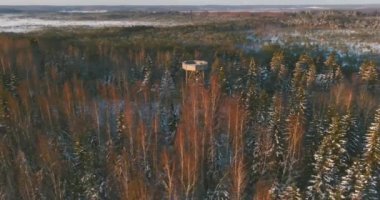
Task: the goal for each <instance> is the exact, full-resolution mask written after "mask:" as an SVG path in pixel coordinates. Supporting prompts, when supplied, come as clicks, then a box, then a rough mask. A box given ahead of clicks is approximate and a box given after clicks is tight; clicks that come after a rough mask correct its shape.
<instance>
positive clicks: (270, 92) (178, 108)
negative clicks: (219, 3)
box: [0, 17, 380, 200]
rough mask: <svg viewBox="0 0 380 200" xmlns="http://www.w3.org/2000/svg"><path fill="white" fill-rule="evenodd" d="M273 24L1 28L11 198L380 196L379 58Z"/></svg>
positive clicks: (0, 144) (5, 184)
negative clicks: (274, 36)
mask: <svg viewBox="0 0 380 200" xmlns="http://www.w3.org/2000/svg"><path fill="white" fill-rule="evenodd" d="M263 19H265V17H264V18H263ZM244 20H245V19H244ZM267 22H268V21H267ZM269 22H270V23H271V24H272V25H279V26H281V24H280V22H278V21H276V20H275V19H272V18H269ZM269 22H268V23H269ZM260 23H261V22H257V21H254V22H248V21H241V22H228V23H220V24H208V25H207V26H204V25H186V26H179V27H166V28H154V27H131V28H106V29H100V30H90V31H89V30H81V31H78V32H70V31H69V32H65V31H63V30H62V31H59V30H49V31H45V32H41V33H28V34H1V36H0V199H207V200H213V199H236V200H238V199H283V200H289V199H316V200H317V199H380V80H379V79H380V75H379V67H378V66H379V64H378V60H376V59H373V60H372V59H366V58H363V57H360V59H355V60H354V61H353V60H352V59H351V60H348V58H346V57H342V56H341V54H339V53H337V52H336V51H326V50H324V49H321V50H318V51H308V50H306V49H304V48H302V47H299V48H296V49H295V48H292V49H290V48H284V47H283V46H279V45H273V44H266V45H264V46H262V47H261V48H260V49H259V50H258V51H249V50H247V49H244V48H241V47H242V46H244V44H246V43H247V39H246V37H245V36H246V35H242V34H241V33H242V32H239V31H237V30H243V33H246V32H247V30H248V29H249V30H251V28H252V26H256V25H257V24H260ZM248 24H249V25H248ZM263 26H265V27H267V25H261V27H263ZM265 27H264V28H265ZM191 59H203V60H207V61H208V62H209V70H208V71H206V77H205V79H203V80H197V81H195V80H194V81H189V82H188V83H186V82H185V76H184V72H183V71H182V69H181V62H182V61H184V60H191Z"/></svg>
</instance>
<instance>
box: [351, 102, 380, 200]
mask: <svg viewBox="0 0 380 200" xmlns="http://www.w3.org/2000/svg"><path fill="white" fill-rule="evenodd" d="M363 165H364V170H363V172H362V173H361V174H360V176H359V180H358V181H357V184H356V185H355V192H354V195H353V196H354V197H355V198H361V199H378V198H379V196H380V180H379V179H380V108H378V109H377V111H376V114H375V118H374V121H373V123H372V124H371V126H370V127H369V129H368V132H367V135H366V145H365V149H364V155H363Z"/></svg>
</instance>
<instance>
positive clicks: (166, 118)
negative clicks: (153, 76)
mask: <svg viewBox="0 0 380 200" xmlns="http://www.w3.org/2000/svg"><path fill="white" fill-rule="evenodd" d="M174 93H175V85H174V82H173V79H172V77H171V74H170V71H169V70H166V71H165V73H164V75H163V76H162V79H161V85H160V94H159V95H160V96H159V98H160V100H159V113H160V128H161V132H162V134H163V137H164V140H165V142H167V143H168V142H171V141H172V140H173V138H174V134H175V130H176V127H177V121H178V119H177V118H178V117H177V114H176V111H175V108H174V102H173V98H174Z"/></svg>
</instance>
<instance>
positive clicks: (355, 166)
mask: <svg viewBox="0 0 380 200" xmlns="http://www.w3.org/2000/svg"><path fill="white" fill-rule="evenodd" d="M362 170H363V166H362V162H360V161H357V160H356V161H354V162H353V163H352V165H351V167H350V168H348V169H347V171H346V175H345V176H343V177H342V181H341V183H340V184H339V186H338V188H337V189H338V190H339V191H338V192H337V193H338V194H339V195H340V198H342V199H355V198H354V192H355V190H357V189H358V188H355V186H356V187H357V185H358V181H359V180H360V176H361V174H362V173H363V172H362Z"/></svg>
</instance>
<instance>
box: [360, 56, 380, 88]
mask: <svg viewBox="0 0 380 200" xmlns="http://www.w3.org/2000/svg"><path fill="white" fill-rule="evenodd" d="M359 73H360V76H361V79H362V80H363V81H364V82H365V83H367V84H368V85H369V86H370V87H372V86H373V85H375V84H376V82H377V80H378V76H379V75H378V72H377V70H376V64H375V63H374V62H373V61H365V62H364V63H363V64H362V65H361V66H360V72H359Z"/></svg>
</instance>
